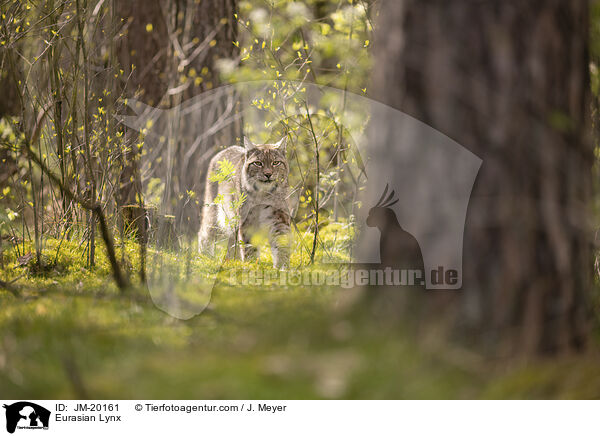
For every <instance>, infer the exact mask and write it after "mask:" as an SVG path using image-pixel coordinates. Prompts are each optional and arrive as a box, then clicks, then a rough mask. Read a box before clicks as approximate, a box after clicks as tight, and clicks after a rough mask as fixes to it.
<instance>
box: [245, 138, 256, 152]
mask: <svg viewBox="0 0 600 436" xmlns="http://www.w3.org/2000/svg"><path fill="white" fill-rule="evenodd" d="M244 147H245V148H246V150H252V149H253V148H255V147H256V146H255V145H254V144H253V143H252V141H250V139H248V137H247V136H244Z"/></svg>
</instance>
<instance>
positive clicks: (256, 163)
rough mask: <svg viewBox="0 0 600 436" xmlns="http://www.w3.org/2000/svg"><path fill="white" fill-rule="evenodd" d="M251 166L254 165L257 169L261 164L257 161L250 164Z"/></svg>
mask: <svg viewBox="0 0 600 436" xmlns="http://www.w3.org/2000/svg"><path fill="white" fill-rule="evenodd" d="M252 165H256V166H257V167H262V166H263V164H262V162H261V161H258V160H257V161H255V162H252Z"/></svg>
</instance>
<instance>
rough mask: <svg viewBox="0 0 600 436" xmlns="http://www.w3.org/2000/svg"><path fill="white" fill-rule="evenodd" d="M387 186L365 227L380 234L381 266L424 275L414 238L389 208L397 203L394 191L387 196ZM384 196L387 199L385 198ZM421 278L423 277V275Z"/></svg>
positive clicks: (420, 256) (418, 248)
mask: <svg viewBox="0 0 600 436" xmlns="http://www.w3.org/2000/svg"><path fill="white" fill-rule="evenodd" d="M388 189H389V185H387V184H386V185H385V190H384V191H383V194H381V197H380V198H379V201H378V202H377V204H376V205H375V206H373V207H372V208H371V210H369V216H368V217H367V226H369V227H377V228H378V229H379V231H380V233H381V236H380V239H379V258H380V262H381V264H382V265H383V266H390V267H393V268H396V269H401V270H402V269H404V270H419V271H422V272H423V273H422V274H424V267H423V255H422V254H421V247H420V246H419V242H418V241H417V240H416V238H415V237H414V236H413V235H411V234H410V233H408V232H407V231H406V230H404V229H403V228H402V227H401V226H400V223H399V222H398V217H397V216H396V213H395V212H394V210H393V209H392V208H391V206H393V205H395V204H396V203H398V201H399V199H398V198H396V199H394V195H395V191H393V190H392V192H390V193H389V194H388ZM386 194H388V195H387V197H386ZM421 277H424V276H423V275H422V276H421Z"/></svg>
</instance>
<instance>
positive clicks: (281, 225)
mask: <svg viewBox="0 0 600 436" xmlns="http://www.w3.org/2000/svg"><path fill="white" fill-rule="evenodd" d="M244 146H245V148H243V147H239V146H232V147H228V148H226V149H225V150H223V151H221V152H219V153H217V154H216V155H215V156H214V157H213V158H212V159H211V161H210V164H209V167H208V176H207V180H206V193H205V197H204V208H203V210H202V223H201V226H200V232H199V233H198V244H199V249H200V251H201V252H205V253H210V254H212V253H214V246H215V242H216V240H217V235H218V234H219V233H221V234H225V235H226V236H228V237H229V241H228V249H227V252H228V256H231V254H232V247H233V246H234V242H235V237H236V236H237V240H238V242H239V249H240V256H241V258H242V260H248V259H252V258H253V257H255V256H256V252H257V250H256V247H253V246H252V245H251V243H250V241H251V237H252V234H253V233H254V232H255V231H256V230H257V229H258V228H260V227H262V226H265V227H267V228H268V230H269V243H270V244H271V253H272V255H273V266H274V267H275V268H285V267H287V266H288V264H289V258H290V252H289V251H290V247H289V235H290V214H289V210H288V205H287V195H288V170H289V169H288V162H287V159H286V157H285V151H286V138H283V139H282V140H281V141H279V142H277V143H275V144H261V145H255V144H252V142H250V140H249V139H248V138H244ZM223 161H229V162H231V163H232V164H233V167H234V169H235V171H234V173H233V174H232V176H231V177H228V178H226V179H225V180H221V181H219V182H215V181H211V174H214V173H216V172H218V171H220V170H221V169H222V165H223ZM213 180H214V179H213ZM216 198H218V199H219V200H218V201H215V199H216ZM240 199H243V203H242V204H241V207H239V209H238V210H234V208H235V204H236V203H237V204H239V203H240ZM235 217H238V219H239V221H236V218H235ZM232 220H233V222H234V223H237V225H232V224H231V223H232ZM236 227H237V228H238V234H237V235H235V228H236Z"/></svg>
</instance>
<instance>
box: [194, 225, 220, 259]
mask: <svg viewBox="0 0 600 436" xmlns="http://www.w3.org/2000/svg"><path fill="white" fill-rule="evenodd" d="M216 242H217V229H216V228H215V227H213V226H208V225H207V226H206V227H205V226H204V225H203V226H202V228H201V229H200V231H199V232H198V251H199V252H200V253H201V254H207V255H209V256H214V255H215V244H216Z"/></svg>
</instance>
